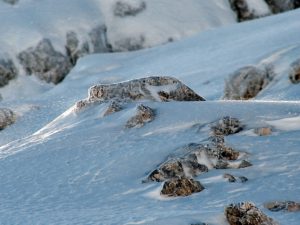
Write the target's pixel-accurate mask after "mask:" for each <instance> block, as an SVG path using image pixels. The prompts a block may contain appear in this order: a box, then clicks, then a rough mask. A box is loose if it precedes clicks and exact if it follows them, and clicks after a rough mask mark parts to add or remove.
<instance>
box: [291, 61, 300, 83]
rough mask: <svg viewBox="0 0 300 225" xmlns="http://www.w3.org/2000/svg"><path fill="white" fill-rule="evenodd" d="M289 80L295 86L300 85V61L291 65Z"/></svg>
mask: <svg viewBox="0 0 300 225" xmlns="http://www.w3.org/2000/svg"><path fill="white" fill-rule="evenodd" d="M289 79H290V81H291V82H292V83H293V84H298V83H300V59H298V60H296V61H295V62H293V63H292V64H291V69H290V73H289Z"/></svg>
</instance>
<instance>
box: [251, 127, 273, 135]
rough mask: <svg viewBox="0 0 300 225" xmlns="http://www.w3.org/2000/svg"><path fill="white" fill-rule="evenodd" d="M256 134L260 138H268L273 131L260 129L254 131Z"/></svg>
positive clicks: (264, 128)
mask: <svg viewBox="0 0 300 225" xmlns="http://www.w3.org/2000/svg"><path fill="white" fill-rule="evenodd" d="M254 133H255V134H257V135H259V136H268V135H270V134H272V129H271V127H260V128H256V129H254Z"/></svg>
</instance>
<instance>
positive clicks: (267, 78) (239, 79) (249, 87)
mask: <svg viewBox="0 0 300 225" xmlns="http://www.w3.org/2000/svg"><path fill="white" fill-rule="evenodd" d="M274 76H275V74H274V72H273V69H272V67H271V66H266V67H265V68H263V69H260V68H258V67H256V66H246V67H243V68H241V69H239V70H237V71H236V72H234V73H233V74H232V75H230V78H229V79H228V80H227V81H226V83H225V94H224V98H225V99H231V100H248V99H250V98H254V97H256V95H257V94H258V93H259V92H260V91H261V90H262V89H263V88H265V87H266V86H267V85H268V84H269V83H270V82H271V81H272V80H273V77H274Z"/></svg>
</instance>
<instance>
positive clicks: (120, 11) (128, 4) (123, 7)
mask: <svg viewBox="0 0 300 225" xmlns="http://www.w3.org/2000/svg"><path fill="white" fill-rule="evenodd" d="M145 9H146V2H144V1H141V0H135V1H125V0H122V1H117V2H116V3H115V5H114V9H113V11H114V15H115V16H117V17H126V16H136V15H137V14H139V13H141V12H142V11H144V10H145Z"/></svg>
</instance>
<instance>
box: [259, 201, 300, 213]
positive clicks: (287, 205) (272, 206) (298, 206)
mask: <svg viewBox="0 0 300 225" xmlns="http://www.w3.org/2000/svg"><path fill="white" fill-rule="evenodd" d="M264 206H265V208H267V209H269V210H270V211H273V212H278V211H281V210H284V211H289V212H300V203H297V202H294V201H274V202H268V203H265V204H264Z"/></svg>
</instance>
